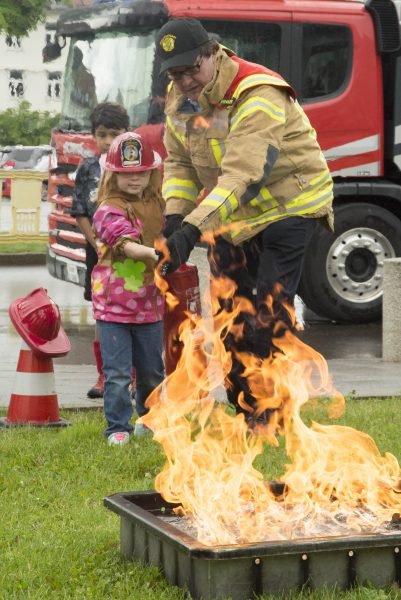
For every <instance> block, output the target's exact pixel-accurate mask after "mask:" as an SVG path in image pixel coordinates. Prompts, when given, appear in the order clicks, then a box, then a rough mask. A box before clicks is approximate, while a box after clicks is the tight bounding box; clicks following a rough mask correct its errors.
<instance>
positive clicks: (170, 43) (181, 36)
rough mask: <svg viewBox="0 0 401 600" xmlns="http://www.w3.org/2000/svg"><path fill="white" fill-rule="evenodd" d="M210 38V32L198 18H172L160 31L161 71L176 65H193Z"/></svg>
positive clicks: (158, 35)
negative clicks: (200, 48)
mask: <svg viewBox="0 0 401 600" xmlns="http://www.w3.org/2000/svg"><path fill="white" fill-rule="evenodd" d="M209 39H210V37H209V34H208V32H207V31H206V29H205V28H204V27H203V25H202V24H201V23H200V21H198V20H197V19H186V18H180V19H170V20H169V21H167V23H165V24H164V25H163V27H162V28H161V29H160V30H159V31H158V34H157V38H156V48H157V54H158V56H159V57H160V58H161V66H160V73H163V72H164V71H167V69H173V68H174V67H187V66H190V65H193V64H194V62H195V60H196V58H197V56H198V55H199V47H200V46H203V44H205V43H206V42H208V41H209Z"/></svg>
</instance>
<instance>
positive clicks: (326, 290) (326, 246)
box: [298, 202, 401, 323]
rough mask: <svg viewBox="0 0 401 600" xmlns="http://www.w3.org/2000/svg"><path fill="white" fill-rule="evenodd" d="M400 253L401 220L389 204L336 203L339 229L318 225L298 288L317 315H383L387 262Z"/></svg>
mask: <svg viewBox="0 0 401 600" xmlns="http://www.w3.org/2000/svg"><path fill="white" fill-rule="evenodd" d="M396 256H401V220H400V219H398V218H397V217H396V216H395V215H394V214H393V213H391V212H390V211H389V210H386V209H385V208H382V207H380V206H376V205H374V204H369V203H367V202H361V203H352V204H351V203H347V204H337V205H336V206H335V232H334V233H330V232H328V231H327V230H325V229H324V228H321V227H319V228H317V229H316V231H315V233H314V235H313V237H312V240H311V242H310V244H309V246H308V248H307V251H306V254H305V262H304V268H303V273H302V278H301V282H300V286H299V290H298V294H299V295H300V296H301V298H302V299H303V301H304V302H305V304H306V306H307V307H308V308H309V309H310V310H312V311H313V312H315V313H316V314H318V315H320V316H322V317H326V318H328V319H330V320H332V321H337V322H343V323H347V322H348V323H350V322H352V323H369V322H372V321H377V320H379V319H380V318H381V310H382V295H383V269H384V265H383V261H384V259H387V258H394V257H396Z"/></svg>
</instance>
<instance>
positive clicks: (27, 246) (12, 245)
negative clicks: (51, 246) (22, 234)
mask: <svg viewBox="0 0 401 600" xmlns="http://www.w3.org/2000/svg"><path fill="white" fill-rule="evenodd" d="M47 245H48V242H47V240H43V242H42V241H39V242H24V241H18V242H16V241H5V240H2V239H1V238H0V254H26V253H29V254H46V249H47Z"/></svg>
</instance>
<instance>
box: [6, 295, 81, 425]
mask: <svg viewBox="0 0 401 600" xmlns="http://www.w3.org/2000/svg"><path fill="white" fill-rule="evenodd" d="M9 313H10V318H11V321H12V322H13V325H14V327H15V328H16V330H17V332H18V333H19V334H20V336H21V337H22V340H23V341H22V347H21V352H20V356H19V360H18V365H17V373H16V378H15V383H14V389H13V392H12V394H11V400H10V406H9V409H8V414H7V417H5V418H4V419H0V426H3V427H9V426H11V425H37V426H45V427H46V426H47V427H60V426H65V425H69V423H68V422H67V421H64V419H60V415H59V413H58V402H57V394H56V391H55V388H54V371H53V362H52V358H53V357H56V356H65V355H66V354H68V352H69V351H70V349H71V345H70V341H69V339H68V337H67V335H66V333H65V331H64V329H63V328H62V327H61V319H60V311H59V308H58V306H57V304H55V303H54V302H53V300H52V299H51V298H50V297H49V296H48V294H47V291H46V290H45V289H44V288H37V289H36V290H33V292H31V293H30V294H28V295H27V296H25V297H24V298H17V300H14V302H12V303H11V304H10V308H9Z"/></svg>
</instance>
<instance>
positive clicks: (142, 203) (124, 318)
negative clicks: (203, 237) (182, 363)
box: [92, 190, 164, 324]
mask: <svg viewBox="0 0 401 600" xmlns="http://www.w3.org/2000/svg"><path fill="white" fill-rule="evenodd" d="M146 191H147V190H145V194H144V199H140V198H137V197H134V198H133V197H132V195H128V194H124V193H123V192H118V194H117V193H116V194H115V195H111V196H110V197H109V198H108V199H107V200H106V201H105V202H102V204H101V205H100V207H99V208H98V209H97V211H96V212H95V215H94V218H93V227H94V230H95V233H96V235H97V237H98V239H99V241H100V247H99V251H98V256H99V262H98V264H97V265H96V266H95V267H94V269H93V271H92V306H93V315H94V318H95V319H96V320H100V321H114V322H118V323H135V324H139V323H154V322H156V321H161V320H162V319H163V315H164V298H163V296H162V295H161V294H160V292H159V290H158V288H157V287H156V285H155V283H154V279H153V274H154V263H153V262H152V261H138V260H134V259H132V258H127V257H126V256H125V254H124V253H123V251H122V246H123V243H124V242H125V240H127V239H128V240H130V241H137V242H138V243H140V244H144V245H145V246H149V247H153V245H154V242H155V239H156V238H157V237H160V235H161V230H162V228H163V222H164V219H163V210H164V205H163V200H162V199H161V198H160V197H158V196H157V195H156V194H152V193H146Z"/></svg>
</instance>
